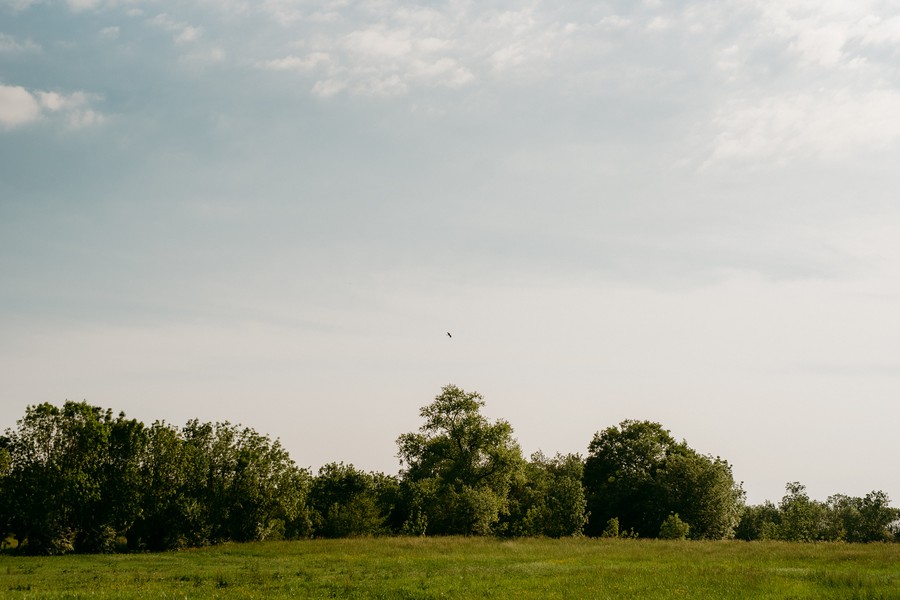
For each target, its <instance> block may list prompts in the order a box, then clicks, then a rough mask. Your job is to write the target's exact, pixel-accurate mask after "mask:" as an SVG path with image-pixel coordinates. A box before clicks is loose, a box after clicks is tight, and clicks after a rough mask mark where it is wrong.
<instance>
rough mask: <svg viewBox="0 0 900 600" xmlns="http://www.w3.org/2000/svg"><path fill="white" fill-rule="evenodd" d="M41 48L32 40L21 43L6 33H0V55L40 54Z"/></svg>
mask: <svg viewBox="0 0 900 600" xmlns="http://www.w3.org/2000/svg"><path fill="white" fill-rule="evenodd" d="M40 50H41V47H40V46H39V45H38V44H35V43H34V42H33V41H31V40H30V39H28V40H25V41H23V42H20V41H19V40H17V39H16V38H14V37H13V36H11V35H8V34H6V33H0V54H24V53H28V52H40Z"/></svg>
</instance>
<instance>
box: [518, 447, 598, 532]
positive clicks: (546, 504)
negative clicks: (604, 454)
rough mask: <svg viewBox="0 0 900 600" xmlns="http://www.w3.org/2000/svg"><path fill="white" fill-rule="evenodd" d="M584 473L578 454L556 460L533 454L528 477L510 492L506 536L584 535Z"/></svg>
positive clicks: (522, 478) (525, 474)
mask: <svg viewBox="0 0 900 600" xmlns="http://www.w3.org/2000/svg"><path fill="white" fill-rule="evenodd" d="M583 471H584V463H583V462H582V460H581V457H580V456H579V455H577V454H569V455H565V456H564V455H561V454H557V455H556V457H554V458H548V457H546V456H544V455H543V454H542V453H541V452H536V453H535V454H533V455H532V456H531V460H530V461H528V463H527V464H526V465H525V469H524V477H520V478H518V479H516V480H514V482H513V486H512V489H511V490H510V494H509V504H510V510H509V515H508V516H507V517H506V518H505V519H504V525H505V528H504V533H505V534H507V535H543V536H547V537H563V536H571V535H580V534H581V533H582V531H583V529H584V525H585V523H586V522H587V514H586V513H585V508H586V505H587V501H586V499H585V496H584V488H583V486H582V484H581V479H582V475H583Z"/></svg>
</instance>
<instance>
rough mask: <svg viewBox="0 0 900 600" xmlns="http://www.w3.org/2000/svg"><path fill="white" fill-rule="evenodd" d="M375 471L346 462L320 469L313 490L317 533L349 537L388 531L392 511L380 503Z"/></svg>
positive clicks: (313, 508) (311, 501)
mask: <svg viewBox="0 0 900 600" xmlns="http://www.w3.org/2000/svg"><path fill="white" fill-rule="evenodd" d="M380 483H383V481H382V480H381V479H380V478H379V477H377V476H376V475H374V474H372V473H366V472H363V471H360V470H358V469H356V468H355V467H354V466H353V465H345V464H344V463H329V464H327V465H325V466H323V467H322V468H321V469H319V474H318V476H317V477H316V478H315V479H314V480H313V484H312V490H311V492H310V498H309V501H310V508H311V509H312V511H313V521H314V526H315V532H316V535H319V536H322V537H331V538H333V537H349V536H359V535H377V534H381V533H385V532H386V529H387V520H388V517H389V514H386V513H384V512H382V506H381V505H380V503H379V500H380V499H379V489H378V488H379V484H380Z"/></svg>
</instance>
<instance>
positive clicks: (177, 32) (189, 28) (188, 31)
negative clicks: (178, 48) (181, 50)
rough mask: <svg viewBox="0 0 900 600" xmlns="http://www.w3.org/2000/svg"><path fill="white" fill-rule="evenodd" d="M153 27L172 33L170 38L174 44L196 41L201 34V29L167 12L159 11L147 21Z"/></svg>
mask: <svg viewBox="0 0 900 600" xmlns="http://www.w3.org/2000/svg"><path fill="white" fill-rule="evenodd" d="M147 22H148V23H150V24H151V25H153V26H154V27H158V28H159V29H162V30H163V31H167V32H169V33H171V34H172V40H173V41H174V42H175V43H176V44H186V43H190V42H195V41H197V40H198V39H199V38H200V36H201V35H202V34H203V29H202V28H200V27H195V26H194V25H190V24H189V23H184V22H182V21H178V20H176V19H173V18H172V17H170V16H169V15H168V14H167V13H160V14H158V15H156V16H155V17H153V18H151V19H148V21H147Z"/></svg>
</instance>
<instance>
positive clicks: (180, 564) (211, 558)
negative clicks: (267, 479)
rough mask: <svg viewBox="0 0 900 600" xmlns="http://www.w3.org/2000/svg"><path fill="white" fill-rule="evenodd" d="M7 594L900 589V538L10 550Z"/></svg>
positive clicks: (665, 594) (898, 592)
mask: <svg viewBox="0 0 900 600" xmlns="http://www.w3.org/2000/svg"><path fill="white" fill-rule="evenodd" d="M0 597H3V598H225V597H227V598H298V597H299V598H307V597H310V598H679V597H681V598H779V599H784V598H859V599H863V598H865V599H878V598H897V599H900V544H892V545H888V544H870V545H850V544H788V543H775V542H754V543H746V542H663V541H656V540H631V541H625V540H590V539H565V540H545V539H523V540H510V541H505V540H495V539H483V538H424V539H421V538H377V539H352V540H311V541H300V542H267V543H257V544H228V545H224V546H219V547H215V548H205V549H199V550H189V551H182V552H169V553H163V554H118V555H90V556H61V557H25V556H10V555H3V556H0Z"/></svg>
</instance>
